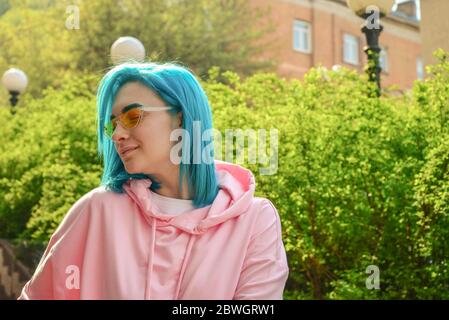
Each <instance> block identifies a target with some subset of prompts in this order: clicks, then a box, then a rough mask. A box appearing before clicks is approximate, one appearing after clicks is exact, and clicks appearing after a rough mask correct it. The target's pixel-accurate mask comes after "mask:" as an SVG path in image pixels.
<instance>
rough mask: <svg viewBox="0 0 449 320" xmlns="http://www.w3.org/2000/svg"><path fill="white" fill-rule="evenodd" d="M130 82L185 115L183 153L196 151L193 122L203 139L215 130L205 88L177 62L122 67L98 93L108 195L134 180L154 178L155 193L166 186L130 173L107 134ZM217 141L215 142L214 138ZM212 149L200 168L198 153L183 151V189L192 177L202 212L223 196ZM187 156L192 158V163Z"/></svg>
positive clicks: (193, 193) (100, 151)
mask: <svg viewBox="0 0 449 320" xmlns="http://www.w3.org/2000/svg"><path fill="white" fill-rule="evenodd" d="M127 82H140V83H142V84H144V85H146V86H147V87H148V88H149V89H151V90H152V91H153V92H155V93H156V94H158V95H159V97H160V98H161V99H162V100H164V101H165V102H166V103H167V104H168V105H170V106H172V107H173V108H172V109H171V110H169V111H168V112H170V113H172V114H173V115H174V114H177V113H178V112H182V129H184V130H185V131H187V132H188V133H189V135H190V139H186V138H185V135H184V132H183V137H182V150H193V146H194V143H193V141H194V138H195V137H194V133H193V123H194V121H199V123H200V128H201V136H202V134H203V132H204V131H206V130H209V129H212V113H211V111H210V106H209V101H208V99H207V96H206V94H205V92H204V90H203V89H202V87H201V85H200V83H199V82H198V80H197V79H196V78H195V76H194V75H193V73H192V72H191V71H190V70H188V69H187V68H185V67H183V66H180V65H178V64H175V63H164V64H160V63H124V64H120V65H118V66H116V67H114V68H113V69H111V70H110V71H109V72H107V73H106V75H105V76H104V77H103V79H102V80H101V81H100V84H99V87H98V92H97V124H98V128H97V133H98V156H99V158H100V159H101V158H102V157H103V159H104V161H103V175H102V177H101V185H102V186H105V187H106V189H107V190H112V191H114V192H118V193H123V192H124V190H123V184H124V183H125V182H126V181H127V180H128V179H130V178H132V179H148V178H149V179H151V181H152V183H151V186H150V189H151V190H153V191H155V190H157V189H159V188H160V186H161V183H160V182H159V181H157V180H156V179H155V177H153V176H152V175H151V174H144V173H138V174H129V173H128V172H127V171H126V169H125V167H124V165H123V162H122V160H121V159H120V157H119V155H118V153H117V150H116V149H115V146H114V142H113V141H112V140H111V139H109V138H107V137H106V136H105V135H104V131H103V127H104V124H105V119H109V117H110V115H111V112H112V105H113V103H114V100H115V97H116V95H117V92H118V91H119V89H120V88H121V87H122V86H123V85H124V84H125V83H127ZM201 136H200V137H199V139H198V138H197V139H196V141H195V143H197V145H199V146H200V150H203V149H204V148H205V147H206V141H202V139H201ZM212 140H213V138H212ZM209 143H210V145H208V147H207V149H208V151H210V153H209V154H208V155H207V156H210V158H209V159H212V161H210V160H209V161H207V163H203V161H200V163H194V161H193V152H188V153H187V152H182V157H181V162H180V164H179V165H180V170H179V187H180V190H182V181H183V177H184V176H186V178H187V179H186V180H187V186H188V191H189V195H191V196H192V197H193V199H192V200H193V205H194V206H195V207H196V208H201V207H204V206H207V205H209V204H211V203H212V202H213V201H214V199H215V197H216V195H217V193H218V189H219V187H218V182H217V176H216V172H215V164H214V161H213V158H214V149H213V144H212V143H213V141H210V142H209ZM187 156H188V157H189V158H187Z"/></svg>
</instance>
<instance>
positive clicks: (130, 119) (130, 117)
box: [122, 109, 141, 129]
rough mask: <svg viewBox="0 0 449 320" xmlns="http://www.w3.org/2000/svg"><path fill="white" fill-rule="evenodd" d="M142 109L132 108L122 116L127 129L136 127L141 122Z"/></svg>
mask: <svg viewBox="0 0 449 320" xmlns="http://www.w3.org/2000/svg"><path fill="white" fill-rule="evenodd" d="M140 112H141V110H140V109H131V110H129V111H127V112H126V113H125V114H123V116H122V123H123V125H124V126H125V127H126V128H127V129H131V128H134V127H135V126H137V124H138V123H139V119H140Z"/></svg>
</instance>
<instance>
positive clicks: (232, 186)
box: [124, 160, 256, 234]
mask: <svg viewBox="0 0 449 320" xmlns="http://www.w3.org/2000/svg"><path fill="white" fill-rule="evenodd" d="M215 171H216V174H217V179H218V185H219V191H218V193H217V196H216V197H215V199H214V202H213V203H212V204H211V205H208V206H206V207H203V208H198V209H195V210H192V211H188V212H184V213H182V214H180V215H170V214H166V213H162V212H160V211H159V209H158V208H157V207H156V206H155V205H154V203H153V201H152V195H151V192H150V186H151V183H152V182H151V180H150V179H138V180H136V179H130V180H128V181H127V182H126V183H125V184H124V189H125V191H126V193H127V194H128V195H129V197H130V198H131V199H132V200H133V201H134V202H135V203H136V204H137V206H138V207H139V208H140V210H141V213H142V214H143V215H144V216H145V219H146V220H147V221H148V222H149V223H150V224H151V225H152V224H153V223H152V220H153V219H157V220H158V221H157V223H156V224H157V225H167V224H168V225H172V226H175V227H177V228H179V229H181V230H183V231H184V232H187V233H190V234H202V233H205V232H206V231H207V229H209V228H211V227H214V226H216V225H218V224H220V223H223V222H225V221H226V220H228V219H232V218H235V217H237V216H239V215H241V214H242V213H244V212H245V211H246V210H247V209H248V207H249V206H250V204H251V202H252V200H253V198H254V191H255V188H256V183H255V179H254V175H253V174H252V172H251V171H250V170H248V169H246V168H243V167H241V166H239V165H236V164H232V163H228V162H224V161H219V160H215Z"/></svg>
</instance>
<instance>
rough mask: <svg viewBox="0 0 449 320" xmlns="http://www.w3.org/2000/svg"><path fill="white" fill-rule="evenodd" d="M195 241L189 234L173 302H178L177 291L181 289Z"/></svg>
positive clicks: (194, 237) (193, 236)
mask: <svg viewBox="0 0 449 320" xmlns="http://www.w3.org/2000/svg"><path fill="white" fill-rule="evenodd" d="M195 239H196V236H195V235H193V234H191V235H190V237H189V243H188V244H187V250H186V254H185V256H184V261H183V262H182V267H181V273H180V275H179V279H178V284H177V286H176V293H175V299H174V300H178V298H179V290H180V289H181V282H182V279H183V278H184V273H185V269H186V266H187V262H188V260H189V257H190V252H191V251H192V247H193V244H194V242H195Z"/></svg>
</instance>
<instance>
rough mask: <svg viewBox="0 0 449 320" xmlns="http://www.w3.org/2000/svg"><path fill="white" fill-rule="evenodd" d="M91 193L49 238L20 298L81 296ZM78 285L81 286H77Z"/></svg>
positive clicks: (68, 214) (75, 205) (67, 215)
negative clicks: (80, 283) (81, 277)
mask: <svg viewBox="0 0 449 320" xmlns="http://www.w3.org/2000/svg"><path fill="white" fill-rule="evenodd" d="M89 202H90V197H88V194H86V195H84V196H83V197H81V198H80V199H79V200H78V201H77V202H76V203H75V204H74V205H73V206H72V207H71V208H70V210H69V211H68V213H67V214H66V216H65V217H64V219H63V220H62V222H61V223H60V224H59V226H58V228H57V229H56V231H55V232H54V233H53V235H52V236H51V238H50V241H49V243H48V245H47V248H46V249H45V252H44V254H43V256H42V258H41V260H40V262H39V264H38V266H37V268H36V270H35V272H34V274H33V276H32V277H31V279H30V280H29V281H28V282H27V283H26V284H25V286H24V287H23V289H22V292H21V294H20V296H19V297H18V300H31V299H45V300H50V299H78V298H79V290H77V283H78V281H79V279H76V278H74V277H77V276H79V274H80V271H79V268H81V266H82V256H83V254H82V251H83V247H84V245H83V243H84V242H83V241H84V239H85V235H86V228H87V227H86V225H87V223H88V220H87V219H88V214H87V211H88V210H89V207H90V206H89ZM78 289H79V288H78Z"/></svg>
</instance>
